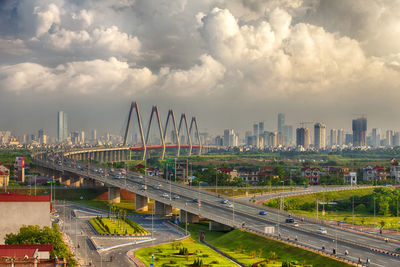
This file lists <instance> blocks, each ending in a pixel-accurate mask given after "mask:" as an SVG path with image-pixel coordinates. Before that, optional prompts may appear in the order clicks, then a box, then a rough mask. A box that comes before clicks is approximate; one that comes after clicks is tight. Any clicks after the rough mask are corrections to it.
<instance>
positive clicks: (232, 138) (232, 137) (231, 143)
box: [224, 129, 239, 147]
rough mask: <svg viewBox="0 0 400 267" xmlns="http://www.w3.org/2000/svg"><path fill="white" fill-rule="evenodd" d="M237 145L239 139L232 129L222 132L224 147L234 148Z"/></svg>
mask: <svg viewBox="0 0 400 267" xmlns="http://www.w3.org/2000/svg"><path fill="white" fill-rule="evenodd" d="M238 143H239V137H238V136H237V135H236V133H235V131H234V130H233V129H226V130H224V146H227V147H236V146H238Z"/></svg>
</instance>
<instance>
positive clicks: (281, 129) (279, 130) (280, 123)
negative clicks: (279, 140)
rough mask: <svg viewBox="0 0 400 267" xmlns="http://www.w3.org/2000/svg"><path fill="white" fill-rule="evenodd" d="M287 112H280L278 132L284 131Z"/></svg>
mask: <svg viewBox="0 0 400 267" xmlns="http://www.w3.org/2000/svg"><path fill="white" fill-rule="evenodd" d="M285 117H286V116H285V114H283V113H278V133H283V126H284V125H285Z"/></svg>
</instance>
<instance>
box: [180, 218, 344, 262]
mask: <svg viewBox="0 0 400 267" xmlns="http://www.w3.org/2000/svg"><path fill="white" fill-rule="evenodd" d="M180 226H181V227H182V228H184V227H185V225H184V224H180ZM188 231H189V232H190V234H191V237H192V238H193V239H194V240H198V238H199V235H200V232H204V233H205V236H206V237H205V238H206V241H207V242H208V243H210V244H212V245H213V246H215V247H217V248H219V249H221V250H222V251H224V252H225V253H227V254H229V255H230V256H232V257H233V258H235V259H237V260H238V261H240V262H242V263H244V264H246V265H249V264H254V263H256V262H260V261H263V260H265V259H271V260H270V261H269V263H268V265H267V266H269V267H273V266H281V265H282V262H284V261H286V260H287V261H292V262H293V261H297V262H299V263H305V264H308V265H309V264H312V265H313V266H333V267H335V266H350V265H346V264H344V263H342V262H338V261H336V260H333V259H330V258H328V257H324V256H321V255H319V254H316V253H313V252H310V251H308V250H303V249H300V248H296V247H293V246H289V245H286V244H285V243H281V242H278V241H275V240H270V239H267V238H264V237H260V236H257V235H254V234H251V233H247V232H243V231H241V230H234V231H230V232H218V231H209V230H208V221H201V222H200V223H195V224H189V225H188ZM275 256H277V259H276V260H272V259H274V257H275ZM218 266H219V265H218ZM293 266H296V265H293Z"/></svg>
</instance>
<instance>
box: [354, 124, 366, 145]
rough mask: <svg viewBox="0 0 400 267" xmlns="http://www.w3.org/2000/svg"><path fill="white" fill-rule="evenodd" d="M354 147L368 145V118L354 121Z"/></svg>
mask: <svg viewBox="0 0 400 267" xmlns="http://www.w3.org/2000/svg"><path fill="white" fill-rule="evenodd" d="M352 129H353V146H354V147H360V146H366V145H367V136H366V132H367V118H364V117H362V118H358V119H355V120H353V125H352Z"/></svg>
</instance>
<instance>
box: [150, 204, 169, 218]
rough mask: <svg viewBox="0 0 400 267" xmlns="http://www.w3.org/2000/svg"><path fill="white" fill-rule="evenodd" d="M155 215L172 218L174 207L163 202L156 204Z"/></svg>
mask: <svg viewBox="0 0 400 267" xmlns="http://www.w3.org/2000/svg"><path fill="white" fill-rule="evenodd" d="M154 215H156V216H162V217H164V216H170V215H172V206H170V205H168V204H164V203H162V202H158V201H155V202H154Z"/></svg>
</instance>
